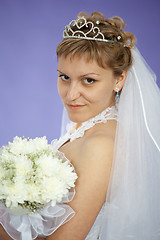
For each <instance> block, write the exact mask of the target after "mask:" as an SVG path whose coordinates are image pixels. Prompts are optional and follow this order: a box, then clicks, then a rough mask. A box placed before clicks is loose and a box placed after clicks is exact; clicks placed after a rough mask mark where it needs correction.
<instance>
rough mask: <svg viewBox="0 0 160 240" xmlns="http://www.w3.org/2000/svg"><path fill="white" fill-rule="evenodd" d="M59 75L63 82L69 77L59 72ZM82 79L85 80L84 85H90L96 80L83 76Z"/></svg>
mask: <svg viewBox="0 0 160 240" xmlns="http://www.w3.org/2000/svg"><path fill="white" fill-rule="evenodd" d="M59 77H60V78H61V80H62V81H64V82H67V81H68V80H69V79H70V78H69V77H68V76H67V75H64V74H60V75H59ZM63 77H65V78H67V79H64V78H63ZM85 80H89V81H92V82H89V83H86V82H85ZM83 81H84V82H85V84H86V85H92V84H93V83H94V82H96V80H95V79H93V78H85V79H84V80H83Z"/></svg>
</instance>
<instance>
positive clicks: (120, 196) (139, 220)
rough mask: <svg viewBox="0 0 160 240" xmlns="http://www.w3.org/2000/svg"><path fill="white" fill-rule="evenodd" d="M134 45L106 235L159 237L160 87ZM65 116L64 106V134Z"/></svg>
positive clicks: (110, 239)
mask: <svg viewBox="0 0 160 240" xmlns="http://www.w3.org/2000/svg"><path fill="white" fill-rule="evenodd" d="M131 51H132V56H133V65H132V67H131V69H130V70H129V71H128V75H127V79H126V82H125V85H124V87H123V89H122V92H121V95H120V99H119V104H118V124H117V133H116V139H115V150H114V159H113V165H112V171H111V177H110V183H109V188H108V192H107V197H106V203H105V211H104V215H103V225H102V229H101V230H102V231H101V239H102V240H129V239H132V240H151V239H152V240H159V239H160V122H159V121H160V91H159V88H158V86H157V85H156V77H155V75H154V73H153V72H152V70H151V69H150V67H149V66H148V65H147V63H146V62H145V60H144V59H143V57H142V56H141V54H140V53H139V51H138V50H137V49H136V48H135V49H132V50H131ZM67 122H69V119H68V118H67V114H66V112H65V110H64V113H63V119H62V131H61V133H62V134H64V126H65V125H66V123H67Z"/></svg>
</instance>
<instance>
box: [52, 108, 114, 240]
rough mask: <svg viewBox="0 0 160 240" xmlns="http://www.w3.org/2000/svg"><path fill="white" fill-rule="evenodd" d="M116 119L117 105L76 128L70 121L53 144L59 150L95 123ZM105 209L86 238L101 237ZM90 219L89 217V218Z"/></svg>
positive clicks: (93, 239)
mask: <svg viewBox="0 0 160 240" xmlns="http://www.w3.org/2000/svg"><path fill="white" fill-rule="evenodd" d="M113 119H114V120H115V119H117V110H116V107H115V106H112V107H108V108H106V109H105V110H104V111H103V112H101V113H100V114H98V115H96V116H95V117H93V118H91V119H89V120H88V121H86V122H83V123H82V125H81V126H80V127H79V128H78V129H75V126H76V124H75V123H70V124H68V125H67V128H66V129H67V132H66V134H65V135H64V136H62V137H60V139H59V140H57V139H56V140H53V141H52V145H53V147H54V148H55V149H56V150H58V149H59V148H60V147H61V146H62V145H63V144H65V143H66V142H67V141H68V140H70V141H71V142H72V141H74V140H75V139H77V138H80V137H83V135H84V133H85V131H86V130H88V129H90V128H91V127H93V126H94V125H95V124H98V123H106V122H107V120H113ZM103 210H104V205H103V207H102V208H101V210H100V212H99V214H98V216H97V218H96V220H95V222H94V224H93V226H92V228H91V230H90V232H89V233H88V235H87V237H86V238H85V240H98V239H101V237H100V235H101V227H102V221H103ZM88 221H89V219H88Z"/></svg>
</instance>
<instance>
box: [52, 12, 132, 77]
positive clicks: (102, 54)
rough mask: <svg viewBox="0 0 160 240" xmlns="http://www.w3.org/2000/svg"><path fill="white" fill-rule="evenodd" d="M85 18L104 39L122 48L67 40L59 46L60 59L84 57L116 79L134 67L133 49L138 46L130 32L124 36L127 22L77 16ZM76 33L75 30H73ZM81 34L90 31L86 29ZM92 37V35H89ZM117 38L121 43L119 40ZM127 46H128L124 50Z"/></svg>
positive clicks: (108, 44)
mask: <svg viewBox="0 0 160 240" xmlns="http://www.w3.org/2000/svg"><path fill="white" fill-rule="evenodd" d="M81 16H84V17H85V18H86V19H87V20H88V21H91V22H93V23H94V25H97V21H98V27H99V29H100V31H101V32H102V33H103V35H104V37H105V39H109V40H112V41H118V42H121V43H122V44H116V43H106V42H102V41H95V40H86V39H78V38H77V39H75V38H66V39H64V40H63V41H62V42H61V43H60V44H59V45H58V46H57V57H60V56H62V55H63V56H64V57H67V56H68V55H70V57H71V58H72V57H74V56H75V55H79V56H82V55H85V56H86V59H87V61H90V60H96V61H97V63H98V65H99V66H100V67H103V68H106V67H109V68H111V69H112V70H113V73H114V74H115V75H121V74H122V72H123V71H125V70H128V69H129V68H130V66H131V65H132V54H131V48H132V47H133V46H134V44H135V36H134V35H133V34H132V33H130V32H124V31H123V29H124V27H125V26H126V24H125V22H124V21H123V19H122V18H120V17H112V18H105V17H104V16H103V14H102V13H100V12H93V13H91V15H90V16H89V15H88V14H86V13H84V12H80V13H79V14H78V18H79V17H81ZM71 28H72V29H73V30H76V26H71ZM81 31H84V32H85V31H88V29H86V27H85V26H84V27H83V28H82V29H81ZM89 34H90V35H88V36H89V37H92V34H93V33H92V32H91V33H89ZM118 36H120V39H119V40H117V39H118V38H117V37H118ZM124 45H127V46H124Z"/></svg>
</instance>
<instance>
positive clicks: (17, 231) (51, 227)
mask: <svg viewBox="0 0 160 240" xmlns="http://www.w3.org/2000/svg"><path fill="white" fill-rule="evenodd" d="M74 194H75V192H74V191H73V192H72V194H70V196H69V198H68V199H67V198H66V199H64V202H69V201H71V200H72V199H73V196H74ZM74 214H75V213H74V211H73V210H72V209H71V207H70V206H69V205H67V204H57V205H55V206H54V207H52V206H51V204H50V203H49V204H48V205H47V206H46V207H45V208H44V209H42V210H41V211H39V212H38V213H35V214H34V213H33V214H25V215H24V214H23V215H13V214H12V213H10V212H9V211H8V209H7V208H5V207H4V206H3V205H2V203H0V223H1V224H2V225H3V227H4V228H5V230H6V232H7V233H8V234H9V236H10V237H11V238H13V239H15V240H17V239H21V240H32V239H35V238H37V237H38V235H41V236H49V235H50V234H52V233H53V232H54V231H56V229H57V228H59V227H60V226H61V225H62V224H64V223H66V222H67V221H69V220H70V219H71V218H72V217H73V216H74Z"/></svg>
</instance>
